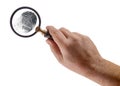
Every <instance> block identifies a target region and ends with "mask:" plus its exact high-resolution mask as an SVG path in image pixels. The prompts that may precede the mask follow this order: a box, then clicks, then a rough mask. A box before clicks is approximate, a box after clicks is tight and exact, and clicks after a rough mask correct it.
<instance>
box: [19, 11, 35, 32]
mask: <svg viewBox="0 0 120 86" xmlns="http://www.w3.org/2000/svg"><path fill="white" fill-rule="evenodd" d="M36 22H37V17H36V15H35V14H34V13H33V12H30V11H26V12H23V13H22V15H21V24H22V25H21V26H22V29H23V30H24V32H25V33H27V32H30V31H31V30H32V29H33V28H34V27H35V25H36Z"/></svg>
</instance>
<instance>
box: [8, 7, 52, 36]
mask: <svg viewBox="0 0 120 86" xmlns="http://www.w3.org/2000/svg"><path fill="white" fill-rule="evenodd" d="M10 26H11V28H12V30H13V32H14V33H15V34H17V35H18V36H20V37H31V36H33V35H35V34H36V33H37V32H41V33H42V34H43V35H44V37H47V38H52V37H51V35H50V34H49V32H48V31H45V30H42V29H41V28H40V26H41V18H40V15H39V14H38V12H37V11H36V10H34V9H33V8H31V7H20V8H18V9H16V10H15V11H14V12H13V14H12V15H11V18H10Z"/></svg>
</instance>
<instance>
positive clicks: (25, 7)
mask: <svg viewBox="0 0 120 86" xmlns="http://www.w3.org/2000/svg"><path fill="white" fill-rule="evenodd" d="M21 9H29V10H32V11H33V12H35V13H36V15H37V17H38V20H39V25H38V26H39V27H40V26H41V18H40V15H39V14H38V12H37V11H36V10H34V9H33V8H31V7H27V6H23V7H20V8H18V9H16V10H15V11H14V12H13V13H12V15H11V18H10V26H11V28H12V30H13V32H14V33H15V34H17V35H18V36H20V37H25V38H26V37H31V36H33V35H35V34H36V33H37V32H36V31H35V32H34V33H32V34H30V35H27V36H24V35H21V34H19V33H17V32H16V31H15V30H14V28H13V25H12V20H13V16H14V15H15V13H16V12H17V11H19V10H21Z"/></svg>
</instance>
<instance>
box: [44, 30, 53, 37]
mask: <svg viewBox="0 0 120 86" xmlns="http://www.w3.org/2000/svg"><path fill="white" fill-rule="evenodd" d="M44 37H46V38H50V39H52V36H51V35H50V33H49V31H47V32H46V33H45V34H44Z"/></svg>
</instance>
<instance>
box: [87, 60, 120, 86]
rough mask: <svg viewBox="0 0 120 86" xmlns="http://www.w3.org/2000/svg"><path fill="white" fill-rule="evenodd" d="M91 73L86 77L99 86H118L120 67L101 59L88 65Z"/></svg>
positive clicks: (119, 82)
mask: <svg viewBox="0 0 120 86" xmlns="http://www.w3.org/2000/svg"><path fill="white" fill-rule="evenodd" d="M90 67H91V71H90V72H88V75H87V77H88V78H89V79H91V80H93V81H95V82H97V83H98V84H100V85H104V86H118V84H119V85H120V67H119V66H118V65H115V64H113V63H112V62H110V61H107V60H105V59H103V58H99V59H97V60H95V61H94V62H93V63H91V65H90Z"/></svg>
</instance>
